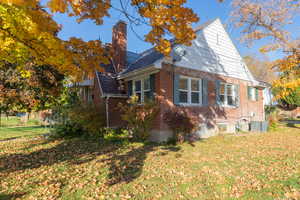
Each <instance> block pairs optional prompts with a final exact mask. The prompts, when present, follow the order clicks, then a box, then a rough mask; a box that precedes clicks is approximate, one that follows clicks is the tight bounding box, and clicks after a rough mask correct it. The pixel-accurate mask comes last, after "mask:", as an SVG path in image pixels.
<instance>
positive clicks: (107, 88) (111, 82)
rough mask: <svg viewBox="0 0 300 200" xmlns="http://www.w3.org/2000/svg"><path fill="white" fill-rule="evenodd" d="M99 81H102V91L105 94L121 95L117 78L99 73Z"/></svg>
mask: <svg viewBox="0 0 300 200" xmlns="http://www.w3.org/2000/svg"><path fill="white" fill-rule="evenodd" d="M96 74H97V77H98V80H99V81H100V85H101V89H102V92H103V93H104V94H116V95H121V94H122V93H121V91H120V90H119V84H118V81H117V79H116V78H115V77H113V76H112V75H108V74H104V73H101V72H97V73H96Z"/></svg>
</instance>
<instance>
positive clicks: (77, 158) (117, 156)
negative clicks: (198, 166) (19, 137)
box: [0, 139, 180, 199]
mask: <svg viewBox="0 0 300 200" xmlns="http://www.w3.org/2000/svg"><path fill="white" fill-rule="evenodd" d="M48 142H51V141H48ZM38 145H45V141H44V140H42V141H41V140H39V141H36V142H34V144H33V146H38ZM126 145H127V143H117V144H111V143H110V144H107V143H106V144H104V143H99V142H96V141H87V140H80V139H73V140H64V141H62V142H61V143H59V144H57V145H56V146H54V147H52V148H47V149H40V150H37V151H34V152H31V153H29V154H28V153H18V154H11V155H4V156H1V157H0V173H3V174H7V173H12V172H16V171H20V170H26V169H35V168H39V167H42V166H51V165H54V164H57V163H61V162H66V161H67V162H69V163H70V164H73V165H78V164H83V163H87V162H90V161H92V160H95V159H97V156H99V155H104V154H105V155H107V156H108V158H107V159H102V160H98V161H97V162H106V163H107V165H108V167H109V174H108V181H107V184H109V185H113V184H116V183H120V182H130V181H132V180H134V179H136V178H138V177H139V176H140V175H141V173H142V170H143V166H144V162H145V159H146V157H147V154H148V153H149V152H151V151H154V150H155V149H156V148H157V147H159V146H158V145H157V144H141V145H137V146H135V145H129V146H126ZM161 150H163V152H165V154H167V152H169V151H179V150H180V148H179V147H174V146H164V147H163V148H161ZM161 156H162V155H161ZM0 199H1V198H0Z"/></svg>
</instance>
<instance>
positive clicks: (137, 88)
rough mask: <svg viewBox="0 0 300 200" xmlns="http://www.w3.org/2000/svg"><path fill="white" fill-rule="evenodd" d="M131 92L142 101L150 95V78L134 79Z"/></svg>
mask: <svg viewBox="0 0 300 200" xmlns="http://www.w3.org/2000/svg"><path fill="white" fill-rule="evenodd" d="M133 92H134V93H133V94H134V95H136V96H138V99H139V102H140V103H143V102H145V101H147V99H149V98H150V96H151V88H150V78H149V77H145V78H143V79H139V80H135V81H134V85H133Z"/></svg>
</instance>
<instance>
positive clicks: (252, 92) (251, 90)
mask: <svg viewBox="0 0 300 200" xmlns="http://www.w3.org/2000/svg"><path fill="white" fill-rule="evenodd" d="M248 99H249V100H251V101H258V89H257V88H255V87H251V86H248Z"/></svg>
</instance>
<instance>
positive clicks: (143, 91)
mask: <svg viewBox="0 0 300 200" xmlns="http://www.w3.org/2000/svg"><path fill="white" fill-rule="evenodd" d="M146 79H149V81H150V76H143V77H139V78H136V79H133V80H132V82H133V84H132V94H133V95H136V91H135V82H137V81H141V90H140V91H138V93H141V102H140V103H144V102H145V92H150V91H151V88H150V87H151V86H150V84H151V83H149V89H147V90H145V89H144V88H145V87H144V81H145V80H146Z"/></svg>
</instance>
